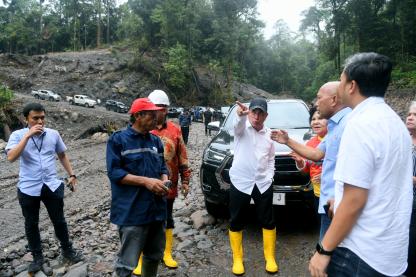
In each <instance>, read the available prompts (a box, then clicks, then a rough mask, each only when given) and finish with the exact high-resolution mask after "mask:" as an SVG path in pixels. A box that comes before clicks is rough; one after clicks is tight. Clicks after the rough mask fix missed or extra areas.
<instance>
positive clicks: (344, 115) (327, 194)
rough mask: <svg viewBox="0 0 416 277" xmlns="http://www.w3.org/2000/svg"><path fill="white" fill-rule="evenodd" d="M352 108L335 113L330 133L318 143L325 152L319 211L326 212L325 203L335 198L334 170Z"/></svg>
mask: <svg viewBox="0 0 416 277" xmlns="http://www.w3.org/2000/svg"><path fill="white" fill-rule="evenodd" d="M350 112H351V109H350V108H344V109H342V110H340V111H338V112H337V113H336V114H334V115H333V116H332V117H331V118H330V119H329V120H328V126H327V128H328V133H327V134H326V136H325V138H324V139H323V140H322V142H321V143H320V144H319V145H318V148H319V150H321V151H322V152H324V153H325V157H324V161H323V164H322V176H321V194H320V196H319V208H318V213H320V214H325V210H324V207H323V206H324V205H325V204H326V203H327V201H328V200H329V199H331V198H334V194H335V192H334V189H335V181H334V171H335V165H336V163H337V156H338V149H339V144H340V142H341V137H342V133H343V132H344V128H345V125H346V123H347V120H348V114H349V113H350Z"/></svg>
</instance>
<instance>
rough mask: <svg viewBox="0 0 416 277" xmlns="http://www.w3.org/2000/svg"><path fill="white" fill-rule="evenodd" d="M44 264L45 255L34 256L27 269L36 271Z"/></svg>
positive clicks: (32, 271) (31, 271)
mask: <svg viewBox="0 0 416 277" xmlns="http://www.w3.org/2000/svg"><path fill="white" fill-rule="evenodd" d="M42 265H43V257H36V256H34V257H33V262H31V263H30V264H29V267H28V269H27V272H28V273H36V272H38V271H40V270H41V269H42Z"/></svg>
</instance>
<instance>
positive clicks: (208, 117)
mask: <svg viewBox="0 0 416 277" xmlns="http://www.w3.org/2000/svg"><path fill="white" fill-rule="evenodd" d="M203 115H204V125H205V135H206V136H208V131H209V135H211V130H208V124H209V123H210V122H211V120H212V112H211V110H210V108H207V110H206V111H205V112H204V113H203Z"/></svg>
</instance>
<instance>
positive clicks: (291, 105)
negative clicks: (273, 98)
mask: <svg viewBox="0 0 416 277" xmlns="http://www.w3.org/2000/svg"><path fill="white" fill-rule="evenodd" d="M246 105H247V106H248V105H249V103H246ZM267 105H268V106H267V110H268V113H269V115H268V117H267V119H266V122H265V123H264V124H265V125H266V126H267V127H269V128H272V129H296V128H309V111H308V109H307V107H306V106H305V105H304V104H303V103H302V102H275V103H270V102H269V103H268V104H267ZM236 111H237V106H234V107H232V108H231V109H230V112H229V114H228V117H227V119H226V121H225V122H224V125H223V127H224V128H225V129H226V130H229V131H232V127H233V122H234V118H235V117H236V116H237V113H236Z"/></svg>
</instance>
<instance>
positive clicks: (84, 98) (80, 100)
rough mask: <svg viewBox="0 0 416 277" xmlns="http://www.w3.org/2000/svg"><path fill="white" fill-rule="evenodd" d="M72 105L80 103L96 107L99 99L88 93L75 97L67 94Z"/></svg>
mask: <svg viewBox="0 0 416 277" xmlns="http://www.w3.org/2000/svg"><path fill="white" fill-rule="evenodd" d="M66 99H67V100H68V101H69V104H71V105H80V106H85V107H87V108H94V107H95V105H97V101H95V100H93V99H91V98H89V97H88V96H86V95H74V97H69V96H67V98H66Z"/></svg>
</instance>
